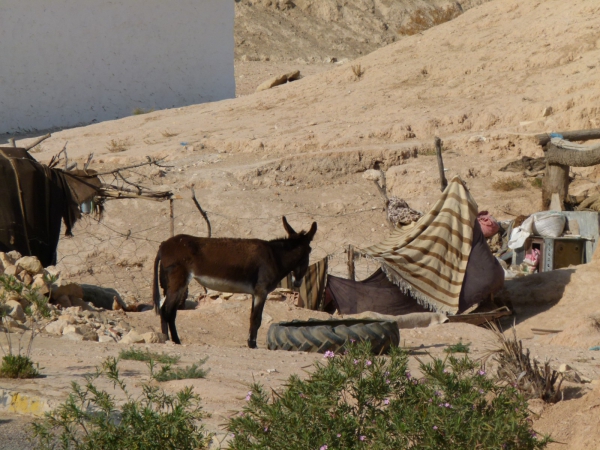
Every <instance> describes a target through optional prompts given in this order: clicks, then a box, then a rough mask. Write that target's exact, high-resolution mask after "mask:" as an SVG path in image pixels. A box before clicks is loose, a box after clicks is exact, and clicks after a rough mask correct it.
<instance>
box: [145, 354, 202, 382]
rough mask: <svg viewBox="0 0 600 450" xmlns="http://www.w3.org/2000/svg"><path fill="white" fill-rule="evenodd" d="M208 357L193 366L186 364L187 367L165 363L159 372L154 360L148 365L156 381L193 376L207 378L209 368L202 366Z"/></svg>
mask: <svg viewBox="0 0 600 450" xmlns="http://www.w3.org/2000/svg"><path fill="white" fill-rule="evenodd" d="M207 359H208V357H206V358H204V359H201V360H200V361H199V362H198V363H197V364H192V365H191V366H186V367H185V368H181V367H174V368H173V367H171V364H165V365H163V366H162V367H160V369H159V370H158V372H157V371H156V370H155V368H156V366H155V364H154V361H153V360H150V361H149V362H148V367H149V368H150V376H151V377H152V378H154V379H155V380H156V381H171V380H187V379H193V378H206V375H207V374H208V370H207V369H203V368H202V367H201V366H203V365H204V363H205V362H206V360H207Z"/></svg>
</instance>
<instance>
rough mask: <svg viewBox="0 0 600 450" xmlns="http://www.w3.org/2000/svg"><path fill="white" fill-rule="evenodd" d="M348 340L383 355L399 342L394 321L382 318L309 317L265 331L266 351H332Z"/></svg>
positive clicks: (398, 331) (273, 326) (277, 324)
mask: <svg viewBox="0 0 600 450" xmlns="http://www.w3.org/2000/svg"><path fill="white" fill-rule="evenodd" d="M350 341H356V342H364V341H369V342H370V343H371V349H372V351H373V353H374V354H377V355H379V354H384V353H387V352H388V351H389V349H390V348H391V347H392V346H394V347H397V346H398V345H399V344H400V330H399V329H398V324H397V323H396V322H388V321H381V320H368V319H356V320H316V319H309V320H308V321H299V320H293V321H292V322H280V323H274V324H272V325H271V326H270V327H269V331H268V332H267V348H268V349H269V350H287V351H302V352H314V353H325V352H326V351H333V352H335V351H336V350H339V349H340V348H342V347H343V346H344V345H346V344H347V343H348V342H350Z"/></svg>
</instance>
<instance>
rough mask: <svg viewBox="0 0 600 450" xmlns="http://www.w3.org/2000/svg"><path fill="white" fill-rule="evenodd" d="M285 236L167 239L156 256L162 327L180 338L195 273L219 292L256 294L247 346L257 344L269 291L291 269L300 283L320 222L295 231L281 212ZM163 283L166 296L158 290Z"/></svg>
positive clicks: (156, 297)
mask: <svg viewBox="0 0 600 450" xmlns="http://www.w3.org/2000/svg"><path fill="white" fill-rule="evenodd" d="M283 228H285V231H286V232H287V234H288V237H287V238H284V239H274V240H272V241H263V240H260V239H232V238H199V237H194V236H189V235H185V234H179V235H177V236H173V237H172V238H171V239H168V240H166V241H165V242H163V243H162V244H161V245H160V247H159V249H158V254H157V255H156V259H155V260H154V282H153V287H152V296H153V299H154V310H155V311H156V313H157V314H160V320H161V327H162V332H163V333H164V334H166V335H167V336H168V335H169V330H170V331H171V339H172V341H173V342H175V343H176V344H180V343H181V342H180V340H179V336H178V335H177V329H176V328H175V318H176V316H177V310H178V309H179V308H180V307H181V306H182V305H183V303H184V302H185V300H186V298H187V292H188V284H189V282H190V280H191V279H192V278H195V279H196V281H198V282H199V283H200V284H201V285H203V286H205V287H207V288H209V289H214V290H216V291H221V292H232V293H243V294H252V310H251V313H250V335H249V336H248V347H250V348H256V334H257V332H258V329H259V328H260V323H261V321H262V311H263V307H264V305H265V300H266V299H267V295H268V294H269V292H271V291H272V290H273V289H275V288H276V287H277V284H278V283H279V281H281V280H282V279H283V278H284V277H285V276H287V275H288V274H289V273H290V272H292V275H293V278H294V285H295V286H296V287H300V285H301V284H302V278H304V275H306V271H307V269H308V259H309V256H310V251H311V248H310V242H311V240H312V239H313V237H314V235H315V233H316V232H317V223H316V222H313V224H312V226H311V228H310V230H309V231H308V233H307V232H305V231H301V232H300V233H296V232H295V231H294V229H293V228H292V227H291V226H290V225H289V224H288V223H287V220H286V219H285V217H283ZM159 267H160V286H161V287H162V289H163V294H164V296H165V298H164V299H161V295H160V293H159V286H158V282H159Z"/></svg>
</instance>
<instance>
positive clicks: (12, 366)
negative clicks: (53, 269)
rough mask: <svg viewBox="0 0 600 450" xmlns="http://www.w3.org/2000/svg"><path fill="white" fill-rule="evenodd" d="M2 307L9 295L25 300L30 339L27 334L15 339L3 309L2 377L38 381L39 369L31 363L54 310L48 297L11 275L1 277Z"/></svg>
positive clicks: (0, 298)
mask: <svg viewBox="0 0 600 450" xmlns="http://www.w3.org/2000/svg"><path fill="white" fill-rule="evenodd" d="M44 279H45V281H46V282H49V283H52V282H54V281H56V278H55V277H47V276H44ZM0 288H1V289H0V306H2V304H3V303H4V302H5V301H6V299H7V297H8V296H9V294H17V295H18V296H19V297H21V298H23V299H24V300H25V301H26V303H27V307H26V308H24V309H23V312H24V313H25V317H26V321H25V322H26V324H27V329H28V330H29V340H27V341H26V342H23V339H24V338H25V336H26V334H27V333H22V334H20V335H19V336H18V337H17V338H16V339H14V338H13V336H12V334H11V332H10V331H11V330H10V326H9V325H8V323H7V320H5V319H7V317H6V311H4V310H3V309H2V308H0V324H1V323H4V325H5V327H4V337H5V340H6V345H5V344H3V343H2V342H0V350H2V353H4V357H3V358H2V366H0V378H35V377H37V376H39V375H40V373H39V366H38V365H37V364H36V365H35V366H34V363H33V361H32V360H31V358H30V356H31V348H32V346H33V340H34V339H35V337H36V336H37V335H38V334H40V332H41V330H42V329H43V328H44V327H45V326H46V325H47V324H48V321H49V319H50V317H51V311H50V308H49V307H48V298H46V297H44V296H43V295H41V294H40V293H39V289H32V288H30V287H29V286H27V285H25V283H23V282H21V281H19V280H18V279H17V278H15V277H14V276H12V275H0Z"/></svg>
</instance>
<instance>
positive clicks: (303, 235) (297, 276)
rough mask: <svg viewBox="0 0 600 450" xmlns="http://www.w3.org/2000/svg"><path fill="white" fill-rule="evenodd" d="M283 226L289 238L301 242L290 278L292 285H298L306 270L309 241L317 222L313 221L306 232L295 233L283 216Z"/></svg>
mask: <svg viewBox="0 0 600 450" xmlns="http://www.w3.org/2000/svg"><path fill="white" fill-rule="evenodd" d="M283 228H285V231H286V233H287V234H288V238H289V239H294V240H299V241H300V242H301V249H302V255H301V257H300V260H299V262H298V265H297V266H296V267H295V268H294V269H292V279H293V282H294V287H297V288H298V287H300V286H301V285H302V279H303V278H304V275H306V271H307V270H308V262H309V258H310V251H311V250H312V249H311V248H310V241H312V239H313V237H314V236H315V233H316V232H317V222H313V224H312V226H311V227H310V230H308V233H307V232H306V231H301V232H300V233H296V231H295V230H294V229H293V228H292V227H291V226H290V224H289V223H288V222H287V220H286V218H285V216H284V217H283Z"/></svg>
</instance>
